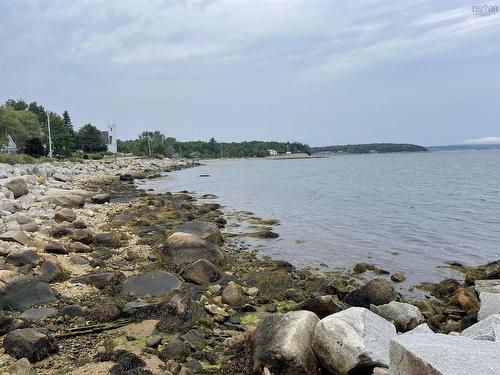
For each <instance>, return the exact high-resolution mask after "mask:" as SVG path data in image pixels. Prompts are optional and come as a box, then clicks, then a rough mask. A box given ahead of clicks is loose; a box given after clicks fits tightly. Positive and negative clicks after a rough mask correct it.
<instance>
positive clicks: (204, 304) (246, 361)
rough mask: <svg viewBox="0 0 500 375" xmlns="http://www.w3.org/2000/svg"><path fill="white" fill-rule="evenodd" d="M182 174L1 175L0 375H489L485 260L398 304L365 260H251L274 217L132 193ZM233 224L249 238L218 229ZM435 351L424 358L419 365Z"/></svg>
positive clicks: (138, 169)
mask: <svg viewBox="0 0 500 375" xmlns="http://www.w3.org/2000/svg"><path fill="white" fill-rule="evenodd" d="M196 165H197V163H194V162H178V161H173V160H170V159H163V160H156V159H141V158H117V159H116V160H86V161H82V162H78V163H76V162H52V163H43V164H36V165H33V164H25V165H13V166H11V165H6V164H2V165H0V170H1V175H2V178H1V179H0V185H1V186H2V187H1V189H0V195H1V199H0V216H1V217H0V226H1V230H0V233H1V234H0V250H1V253H0V281H1V283H0V309H1V310H0V330H1V332H0V334H1V335H2V336H3V337H2V340H3V345H2V350H1V352H0V372H1V373H7V374H20V373H23V374H25V373H29V374H31V373H38V374H75V375H80V374H108V373H109V374H163V375H170V374H174V375H177V374H179V375H189V374H228V375H229V374H242V375H243V374H266V375H268V374H347V373H351V374H352V373H357V374H368V375H371V374H376V375H380V374H388V373H389V372H388V371H391V372H390V373H401V374H403V373H405V374H406V373H407V374H417V373H419V372H418V368H420V369H421V368H428V366H436V368H439V366H440V365H442V364H443V363H446V366H447V368H449V369H451V370H450V371H451V372H449V373H454V374H462V373H464V374H465V373H476V374H489V373H492V372H488V368H489V369H491V368H493V369H494V368H497V369H498V368H499V367H495V366H498V360H499V359H498V356H497V354H498V353H497V352H495V350H496V347H493V346H491V344H492V343H491V341H495V340H498V338H497V337H495V331H496V330H498V320H495V319H498V315H495V314H496V313H498V311H496V310H495V308H496V307H498V306H499V299H500V294H498V293H496V292H498V289H499V288H500V283H498V281H497V280H495V279H498V278H500V262H498V261H497V262H492V263H489V264H487V265H484V266H479V267H471V268H467V267H464V266H463V265H460V264H457V263H452V264H450V267H453V268H454V269H456V270H458V271H460V272H463V274H464V281H460V280H454V279H445V280H443V281H442V282H440V283H438V284H431V283H424V284H422V285H420V286H417V287H419V288H421V289H422V290H423V291H424V292H425V297H424V298H422V299H420V300H408V299H407V298H406V297H405V296H404V295H403V294H401V293H398V291H397V288H396V287H397V285H398V283H400V282H402V281H403V280H404V279H405V276H404V275H403V274H401V273H399V272H396V273H394V274H392V275H391V274H389V273H388V272H386V271H384V270H381V269H379V268H377V267H375V266H373V265H371V264H369V263H359V264H356V265H353V269H352V270H343V271H335V272H319V271H317V270H313V269H311V268H308V267H306V268H302V269H298V268H296V267H294V266H293V265H292V264H290V263H289V262H287V261H284V260H278V259H273V258H271V257H260V256H259V255H258V251H257V249H255V248H253V247H252V245H250V243H249V241H247V240H246V237H258V238H264V239H266V241H274V238H276V237H277V234H276V233H275V232H274V231H273V227H274V226H275V225H279V218H258V217H255V216H254V215H253V214H252V213H250V212H241V213H240V214H239V215H236V216H238V217H237V218H235V215H233V217H229V216H227V215H224V213H223V211H222V210H221V207H220V205H219V204H217V203H210V202H209V203H206V200H205V198H207V197H212V196H207V195H205V196H204V197H198V196H196V195H194V194H191V193H189V192H187V191H182V192H176V193H170V192H169V193H162V194H158V193H155V192H146V191H144V190H140V189H138V188H137V187H136V185H135V181H138V180H147V179H148V178H159V177H162V176H164V175H165V174H166V173H169V172H170V171H173V170H178V169H182V168H188V167H193V166H196ZM199 198H204V199H203V201H198V199H199ZM236 219H237V220H240V221H245V222H247V223H248V224H250V225H251V226H252V228H253V230H252V232H241V233H234V230H233V231H231V233H229V232H227V231H226V230H225V227H226V226H227V225H228V224H229V223H228V220H236ZM232 229H234V228H232ZM478 280H482V281H478ZM495 306H496V307H495ZM320 319H321V320H320ZM478 319H479V320H480V322H479V323H477V321H478ZM342 327H343V328H342ZM495 327H496V328H495ZM397 332H399V334H398V333H397ZM404 332H406V333H404ZM496 332H498V331H496ZM437 333H442V334H437ZM476 339H477V340H476ZM353 342H356V343H357V344H356V345H355V346H351V343H353ZM336 343H337V344H336ZM422 348H423V349H422ZM436 348H439V350H440V352H441V354H442V355H441V356H439V357H435V356H432V355H431V354H429V353H432V352H433V351H435V350H436ZM464 359H466V361H465V362H464ZM464 363H465V365H464ZM426 366H427V367H426ZM459 366H460V367H459ZM388 368H390V370H389V369H388ZM21 371H24V372H21ZM30 371H31V372H30Z"/></svg>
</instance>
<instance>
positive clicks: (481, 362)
mask: <svg viewBox="0 0 500 375" xmlns="http://www.w3.org/2000/svg"><path fill="white" fill-rule="evenodd" d="M498 353H500V344H498V343H496V342H491V341H481V340H471V339H469V338H467V337H462V336H452V335H442V334H435V335H432V336H430V335H429V334H425V333H423V334H410V333H406V334H403V335H400V336H398V337H396V338H394V339H393V340H392V341H391V346H390V358H391V362H390V366H389V374H390V375H400V374H405V375H471V374H474V375H495V374H498V373H499V371H500V356H499V355H498Z"/></svg>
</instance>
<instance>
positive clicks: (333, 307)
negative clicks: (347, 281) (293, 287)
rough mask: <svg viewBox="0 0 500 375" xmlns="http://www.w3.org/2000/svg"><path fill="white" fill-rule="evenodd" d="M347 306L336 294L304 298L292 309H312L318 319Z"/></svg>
mask: <svg viewBox="0 0 500 375" xmlns="http://www.w3.org/2000/svg"><path fill="white" fill-rule="evenodd" d="M346 308H347V307H346V306H345V304H343V303H342V302H340V301H339V300H338V298H336V296H330V295H327V296H320V297H313V298H309V299H306V300H305V301H303V302H300V303H299V304H298V305H297V306H296V307H295V309H294V310H307V311H312V312H313V313H315V314H316V315H317V316H319V318H320V319H323V318H324V317H326V316H328V315H332V314H335V313H337V312H339V311H342V310H345V309H346Z"/></svg>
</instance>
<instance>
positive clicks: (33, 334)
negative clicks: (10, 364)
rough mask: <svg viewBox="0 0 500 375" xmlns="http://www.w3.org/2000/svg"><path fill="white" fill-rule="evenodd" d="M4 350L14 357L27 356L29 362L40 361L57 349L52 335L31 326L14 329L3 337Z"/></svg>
mask: <svg viewBox="0 0 500 375" xmlns="http://www.w3.org/2000/svg"><path fill="white" fill-rule="evenodd" d="M3 347H4V349H5V352H6V353H8V354H10V355H11V356H12V357H14V358H16V359H20V358H27V359H28V360H29V361H30V362H36V361H40V360H41V359H44V358H46V357H48V356H49V355H50V354H51V353H55V352H57V351H58V347H57V344H56V341H55V339H54V338H53V337H51V336H47V335H44V334H43V333H40V332H38V331H35V330H34V329H33V328H23V329H16V330H15V331H12V332H10V333H8V334H7V335H5V337H4V338H3Z"/></svg>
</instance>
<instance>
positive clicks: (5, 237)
mask: <svg viewBox="0 0 500 375" xmlns="http://www.w3.org/2000/svg"><path fill="white" fill-rule="evenodd" d="M0 240H2V241H7V242H17V243H20V244H21V245H29V244H30V242H31V238H30V237H29V236H28V235H27V234H26V233H24V232H23V231H22V230H9V231H7V232H5V233H2V234H0Z"/></svg>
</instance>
